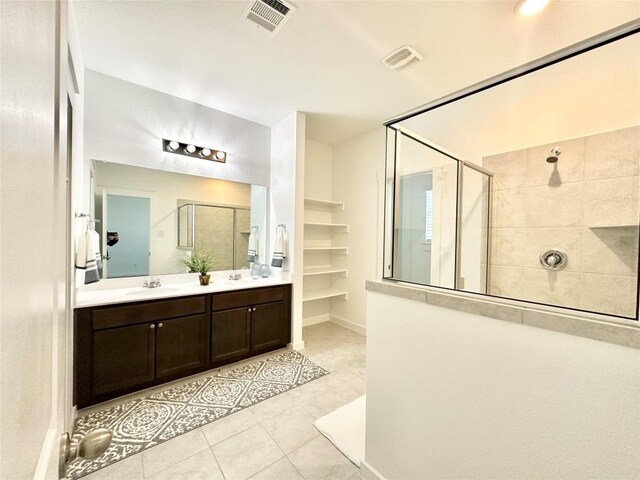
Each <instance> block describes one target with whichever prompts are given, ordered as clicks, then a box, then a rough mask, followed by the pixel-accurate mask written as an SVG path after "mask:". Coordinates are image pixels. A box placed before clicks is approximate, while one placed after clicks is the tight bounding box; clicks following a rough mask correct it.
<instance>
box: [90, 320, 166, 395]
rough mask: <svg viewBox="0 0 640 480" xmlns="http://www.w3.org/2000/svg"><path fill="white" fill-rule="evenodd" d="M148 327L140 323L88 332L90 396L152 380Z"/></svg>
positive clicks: (153, 341) (152, 353) (152, 349)
mask: <svg viewBox="0 0 640 480" xmlns="http://www.w3.org/2000/svg"><path fill="white" fill-rule="evenodd" d="M151 326H153V324H146V323H143V324H140V325H131V326H129V327H117V328H109V329H106V330H97V331H94V332H93V333H92V338H91V341H92V342H91V343H92V344H93V355H92V357H91V359H90V361H91V364H92V365H93V369H92V370H93V378H92V380H93V381H92V384H93V388H92V392H91V393H92V395H94V396H98V397H99V396H101V395H104V394H109V393H111V392H117V391H121V390H126V389H128V388H131V387H137V386H138V385H143V384H145V383H148V382H151V381H153V379H154V378H155V353H156V352H155V345H156V336H155V331H154V330H152V329H151V328H150V327H151Z"/></svg>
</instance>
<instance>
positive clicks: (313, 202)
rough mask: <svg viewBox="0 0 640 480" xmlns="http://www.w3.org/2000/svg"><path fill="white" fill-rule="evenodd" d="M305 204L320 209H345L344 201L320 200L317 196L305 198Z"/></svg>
mask: <svg viewBox="0 0 640 480" xmlns="http://www.w3.org/2000/svg"><path fill="white" fill-rule="evenodd" d="M304 206H305V207H308V208H312V209H320V210H333V211H336V210H344V203H342V202H334V201H331V200H319V199H317V198H305V199H304Z"/></svg>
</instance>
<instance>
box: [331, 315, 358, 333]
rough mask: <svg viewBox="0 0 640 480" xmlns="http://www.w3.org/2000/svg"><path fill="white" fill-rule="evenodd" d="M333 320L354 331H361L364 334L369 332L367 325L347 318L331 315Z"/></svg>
mask: <svg viewBox="0 0 640 480" xmlns="http://www.w3.org/2000/svg"><path fill="white" fill-rule="evenodd" d="M331 321H332V322H333V323H335V324H336V325H340V326H341V327H344V328H348V329H349V330H353V331H354V332H358V333H361V334H362V335H366V334H367V327H366V326H364V325H360V324H358V323H354V322H350V321H349V320H347V319H346V318H342V317H336V316H335V315H331Z"/></svg>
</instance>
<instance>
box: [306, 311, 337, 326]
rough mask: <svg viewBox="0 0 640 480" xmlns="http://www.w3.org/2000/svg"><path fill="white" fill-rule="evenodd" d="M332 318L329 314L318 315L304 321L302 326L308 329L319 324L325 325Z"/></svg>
mask: <svg viewBox="0 0 640 480" xmlns="http://www.w3.org/2000/svg"><path fill="white" fill-rule="evenodd" d="M330 320H331V319H330V317H329V314H328V313H323V314H322V315H316V316H315V317H306V318H303V319H302V326H303V327H308V326H309V325H316V324H318V323H324V322H328V321H330Z"/></svg>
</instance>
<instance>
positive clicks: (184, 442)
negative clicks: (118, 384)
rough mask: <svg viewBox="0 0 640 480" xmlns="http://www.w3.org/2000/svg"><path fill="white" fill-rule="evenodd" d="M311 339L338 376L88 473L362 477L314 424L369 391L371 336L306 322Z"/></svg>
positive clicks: (139, 478)
mask: <svg viewBox="0 0 640 480" xmlns="http://www.w3.org/2000/svg"><path fill="white" fill-rule="evenodd" d="M303 339H304V341H305V349H304V350H303V351H302V352H301V353H303V354H304V355H306V356H308V357H309V358H310V359H311V360H313V361H314V362H316V363H317V364H318V365H320V366H322V367H324V368H326V369H327V370H329V371H330V372H331V374H330V375H327V376H326V377H323V378H320V379H318V380H315V381H313V382H311V383H309V384H307V385H303V386H302V387H299V388H296V389H294V390H291V391H290V392H286V393H283V394H280V395H278V396H276V397H273V398H271V399H269V400H266V401H264V402H261V403H258V404H256V405H254V406H252V407H250V408H248V409H245V410H242V411H240V412H237V413H234V414H233V415H229V416H228V417H225V418H222V419H220V420H218V421H215V422H213V423H210V424H208V425H205V426H203V427H201V428H198V429H196V430H192V431H191V432H189V433H186V434H184V435H182V436H180V437H177V438H174V439H172V440H169V441H167V442H165V443H163V444H160V445H158V446H156V447H153V448H150V449H148V450H145V451H143V452H141V453H138V454H136V455H132V456H131V457H129V458H127V459H125V460H122V461H121V462H118V463H116V464H114V465H111V466H109V467H107V468H104V469H102V470H99V471H97V472H95V473H93V474H91V475H88V476H86V477H84V478H85V479H87V480H107V479H108V480H146V479H149V480H163V479H174V480H177V479H188V480H198V479H211V480H245V479H252V480H289V479H292V480H294V479H297V480H302V479H304V480H319V479H331V480H342V479H344V480H351V479H359V478H360V477H359V475H358V469H357V468H356V467H355V466H354V465H353V464H352V463H351V462H350V461H349V460H347V459H346V457H344V456H343V455H342V454H341V453H340V452H339V451H338V450H337V449H336V448H335V447H334V446H333V445H332V444H331V442H329V441H328V440H327V439H325V438H324V437H323V436H322V435H320V434H319V433H318V431H317V430H316V429H315V427H314V426H313V422H314V421H315V420H316V419H317V418H319V417H322V416H324V415H326V414H327V413H329V412H331V411H333V410H335V409H336V408H338V407H340V406H342V405H344V404H346V403H349V402H350V401H352V400H354V399H356V398H357V397H359V396H360V395H362V394H364V391H365V337H364V336H363V335H360V334H358V333H355V332H353V331H351V330H347V329H346V328H343V327H340V326H338V325H336V324H333V323H320V324H317V325H312V326H309V327H305V328H304V329H303ZM276 353H277V352H276ZM274 354H275V353H274ZM235 366H237V364H236V365H233V366H229V367H226V368H233V367H235ZM192 379H193V377H191V378H190V379H189V381H190V380H192ZM146 394H148V391H146V392H145V395H146Z"/></svg>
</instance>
